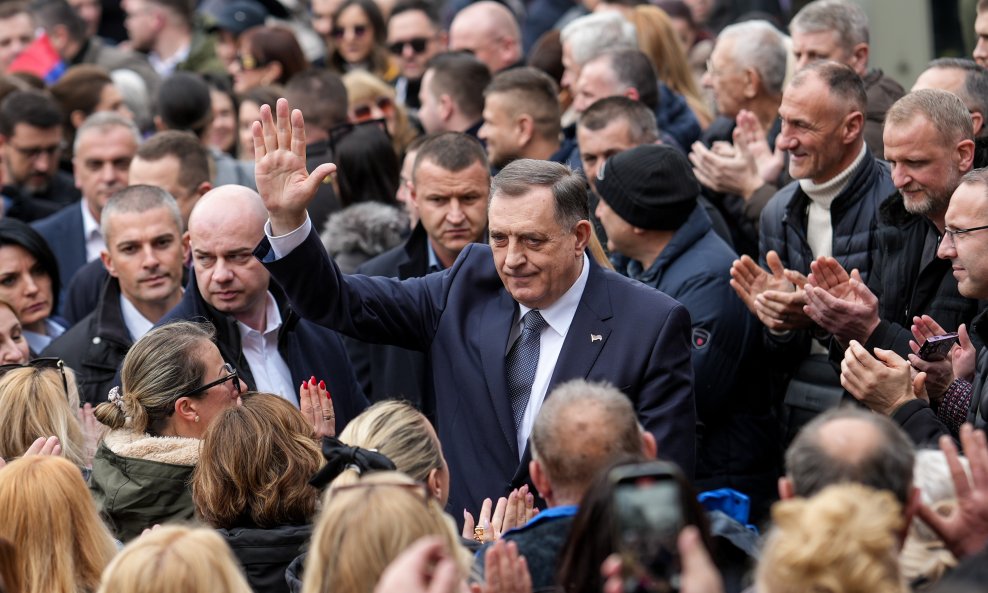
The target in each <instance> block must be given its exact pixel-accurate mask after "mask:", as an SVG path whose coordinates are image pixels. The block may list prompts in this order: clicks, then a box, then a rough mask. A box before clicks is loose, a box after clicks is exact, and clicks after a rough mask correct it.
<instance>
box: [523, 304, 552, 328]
mask: <svg viewBox="0 0 988 593" xmlns="http://www.w3.org/2000/svg"><path fill="white" fill-rule="evenodd" d="M522 324H523V326H524V327H523V330H522V331H525V330H534V331H537V332H539V333H542V330H544V329H545V328H546V327H548V325H549V324H548V323H546V320H545V318H544V317H542V313H539V310H538V309H532V310H531V311H529V312H528V313H526V314H525V318H524V319H522Z"/></svg>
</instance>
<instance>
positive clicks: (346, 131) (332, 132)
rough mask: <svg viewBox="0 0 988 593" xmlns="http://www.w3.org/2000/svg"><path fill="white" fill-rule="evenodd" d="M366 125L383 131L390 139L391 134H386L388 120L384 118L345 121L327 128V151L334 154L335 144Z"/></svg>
mask: <svg viewBox="0 0 988 593" xmlns="http://www.w3.org/2000/svg"><path fill="white" fill-rule="evenodd" d="M366 126H376V127H378V128H380V129H381V131H383V132H384V135H385V136H387V138H388V140H389V141H390V140H391V134H388V122H387V120H384V119H368V120H366V121H361V122H354V123H345V124H339V125H337V126H333V127H332V128H330V129H329V151H330V153H331V154H332V155H334V156H335V155H336V145H337V144H338V143H339V142H340V141H341V140H343V139H344V138H346V137H347V136H349V135H350V134H351V133H352V132H353V131H354V130H357V129H360V128H363V127H366Z"/></svg>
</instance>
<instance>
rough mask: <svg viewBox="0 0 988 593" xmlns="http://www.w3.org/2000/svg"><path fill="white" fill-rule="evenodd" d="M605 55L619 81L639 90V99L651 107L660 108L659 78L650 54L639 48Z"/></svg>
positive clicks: (653, 108)
mask: <svg viewBox="0 0 988 593" xmlns="http://www.w3.org/2000/svg"><path fill="white" fill-rule="evenodd" d="M604 56H606V57H607V59H608V61H609V63H610V66H611V70H612V71H613V72H614V76H615V78H617V80H618V82H620V83H621V84H622V85H624V86H629V87H632V88H634V89H635V90H636V91H638V100H639V101H641V102H642V103H644V104H645V105H646V106H647V107H648V108H649V109H651V110H653V111H655V110H656V109H658V108H659V78H658V75H657V74H656V72H655V66H654V65H653V64H652V60H650V59H649V58H648V56H646V55H645V54H644V53H643V52H642V51H640V50H637V49H623V50H618V51H613V52H608V53H606V54H604Z"/></svg>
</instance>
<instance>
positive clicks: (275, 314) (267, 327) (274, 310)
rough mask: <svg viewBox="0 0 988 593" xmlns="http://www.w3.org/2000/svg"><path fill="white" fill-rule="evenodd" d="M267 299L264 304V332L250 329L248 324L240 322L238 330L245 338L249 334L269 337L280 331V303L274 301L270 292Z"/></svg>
mask: <svg viewBox="0 0 988 593" xmlns="http://www.w3.org/2000/svg"><path fill="white" fill-rule="evenodd" d="M265 296H266V299H265V302H264V320H265V321H264V331H262V332H258V331H257V330H255V329H253V328H251V327H248V326H247V325H246V324H244V323H242V322H240V321H238V322H237V328H239V329H240V336H241V337H244V336H246V335H247V334H249V333H251V332H254V333H259V334H261V335H267V334H269V333H271V332H273V331H278V329H279V328H280V327H281V311H279V310H278V303H277V301H275V300H274V296H272V294H271V293H270V292H268V293H266V295H265Z"/></svg>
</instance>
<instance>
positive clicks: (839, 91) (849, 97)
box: [789, 60, 868, 114]
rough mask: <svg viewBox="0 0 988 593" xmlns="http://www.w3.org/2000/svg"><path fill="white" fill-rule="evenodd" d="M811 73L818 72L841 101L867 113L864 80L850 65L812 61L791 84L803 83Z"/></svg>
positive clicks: (797, 74) (794, 77)
mask: <svg viewBox="0 0 988 593" xmlns="http://www.w3.org/2000/svg"><path fill="white" fill-rule="evenodd" d="M811 74H816V75H817V76H818V77H819V78H820V80H822V81H823V83H824V84H826V85H827V88H829V89H830V93H831V94H833V95H834V96H835V97H837V98H838V99H840V102H841V103H844V104H848V105H850V106H852V107H853V108H854V110H855V111H860V112H861V113H862V114H863V113H865V110H866V109H867V108H868V95H867V94H866V93H865V87H864V82H863V81H862V80H861V77H860V76H858V73H857V72H855V71H854V69H852V68H851V67H850V66H848V65H846V64H840V63H838V62H834V61H830V60H819V61H816V62H810V63H809V64H807V65H806V66H804V67H803V68H802V69H801V70H800V71H799V72H797V73H796V75H795V76H793V79H792V82H790V83H789V86H791V87H797V86H799V85H801V84H803V82H805V81H806V79H807V78H809V76H810V75H811Z"/></svg>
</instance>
